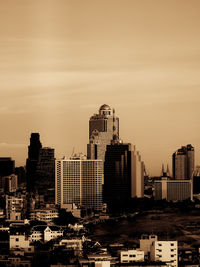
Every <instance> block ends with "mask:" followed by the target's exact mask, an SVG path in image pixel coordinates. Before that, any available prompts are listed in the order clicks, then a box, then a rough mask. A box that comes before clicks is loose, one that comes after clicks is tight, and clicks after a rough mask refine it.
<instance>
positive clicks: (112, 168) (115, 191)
mask: <svg viewBox="0 0 200 267" xmlns="http://www.w3.org/2000/svg"><path fill="white" fill-rule="evenodd" d="M103 195H104V201H105V202H106V203H107V204H108V207H112V206H113V204H114V203H115V202H116V201H118V202H119V201H122V202H123V201H126V200H129V199H130V198H131V154H130V144H122V143H115V144H111V145H107V150H106V154H105V163H104V191H103Z"/></svg>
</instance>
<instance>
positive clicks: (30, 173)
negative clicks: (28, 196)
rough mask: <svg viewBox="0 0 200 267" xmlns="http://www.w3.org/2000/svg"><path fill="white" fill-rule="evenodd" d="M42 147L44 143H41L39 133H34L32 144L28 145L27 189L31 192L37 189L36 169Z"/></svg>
mask: <svg viewBox="0 0 200 267" xmlns="http://www.w3.org/2000/svg"><path fill="white" fill-rule="evenodd" d="M41 148H42V144H41V143H40V135H39V133H32V134H31V138H30V145H29V147H28V158H27V161H26V182H27V190H28V191H29V192H33V191H34V189H35V177H36V169H37V164H38V159H39V153H40V149H41Z"/></svg>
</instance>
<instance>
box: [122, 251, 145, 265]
mask: <svg viewBox="0 0 200 267" xmlns="http://www.w3.org/2000/svg"><path fill="white" fill-rule="evenodd" d="M135 261H144V251H142V250H138V249H130V250H122V251H120V262H121V263H131V262H135Z"/></svg>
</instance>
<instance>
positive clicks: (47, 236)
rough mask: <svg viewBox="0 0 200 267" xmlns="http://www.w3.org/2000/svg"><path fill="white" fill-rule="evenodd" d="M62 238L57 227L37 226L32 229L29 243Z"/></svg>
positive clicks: (60, 230) (61, 232)
mask: <svg viewBox="0 0 200 267" xmlns="http://www.w3.org/2000/svg"><path fill="white" fill-rule="evenodd" d="M61 236H63V230H62V229H61V228H60V227H59V226H46V225H37V226H34V227H33V228H32V232H31V236H30V238H31V241H32V242H36V241H41V242H48V241H50V240H53V239H56V238H58V237H61Z"/></svg>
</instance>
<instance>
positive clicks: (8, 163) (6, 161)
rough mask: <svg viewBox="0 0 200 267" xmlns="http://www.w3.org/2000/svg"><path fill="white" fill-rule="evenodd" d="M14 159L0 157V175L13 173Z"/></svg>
mask: <svg viewBox="0 0 200 267" xmlns="http://www.w3.org/2000/svg"><path fill="white" fill-rule="evenodd" d="M14 170H15V161H14V160H12V159H11V158H0V177H2V176H6V175H10V174H13V173H14Z"/></svg>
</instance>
